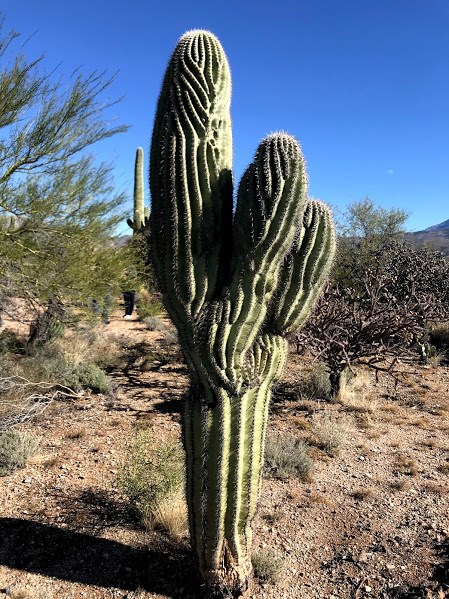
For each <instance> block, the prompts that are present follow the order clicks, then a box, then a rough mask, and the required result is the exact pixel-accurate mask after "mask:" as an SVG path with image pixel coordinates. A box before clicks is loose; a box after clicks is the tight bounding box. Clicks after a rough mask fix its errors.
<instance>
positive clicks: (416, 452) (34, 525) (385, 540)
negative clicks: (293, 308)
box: [0, 315, 449, 599]
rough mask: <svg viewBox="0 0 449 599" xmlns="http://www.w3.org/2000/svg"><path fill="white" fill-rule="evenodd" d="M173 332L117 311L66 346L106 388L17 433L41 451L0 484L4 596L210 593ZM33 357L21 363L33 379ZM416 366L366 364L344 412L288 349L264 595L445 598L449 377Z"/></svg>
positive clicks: (274, 437) (277, 406) (275, 406)
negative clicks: (384, 370)
mask: <svg viewBox="0 0 449 599" xmlns="http://www.w3.org/2000/svg"><path fill="white" fill-rule="evenodd" d="M148 318H149V317H148ZM151 318H154V317H153V316H152V317H151ZM167 332H168V333H171V332H172V331H171V330H170V325H169V323H167V322H166V321H164V320H157V321H154V320H151V321H149V322H137V321H123V319H121V318H120V316H119V315H117V316H116V317H114V318H112V319H111V324H110V325H108V326H107V327H102V328H100V329H86V330H81V331H78V332H77V333H74V332H71V333H68V336H67V337H66V338H65V339H64V340H59V341H58V342H57V343H58V347H57V348H56V349H54V352H53V353H52V354H51V355H52V356H53V358H52V359H53V360H56V363H57V364H61V363H64V364H66V365H67V364H69V365H71V366H72V367H74V366H78V365H80V364H85V363H92V364H96V365H97V366H98V367H99V368H100V367H101V368H103V369H104V368H105V369H106V371H107V377H108V380H109V382H110V390H109V391H104V392H102V393H98V392H95V391H94V390H93V389H92V388H91V387H89V386H87V387H83V389H82V391H80V392H79V393H77V394H75V395H72V396H67V395H60V396H55V397H53V398H52V401H51V402H50V403H49V404H48V406H46V409H45V410H43V411H42V413H41V414H40V415H39V416H38V418H35V419H33V420H29V421H27V422H25V423H23V424H20V425H19V426H17V427H15V428H14V431H17V433H18V434H19V435H20V436H21V438H22V439H31V438H33V439H38V440H39V445H37V444H36V445H33V447H32V450H33V451H31V452H30V455H29V456H27V457H28V462H27V463H26V464H25V465H23V463H24V462H25V461H26V460H23V455H22V456H21V459H22V462H21V463H20V464H19V463H17V465H16V466H15V467H14V468H11V469H10V470H9V471H8V472H7V473H6V475H5V476H3V477H2V478H1V479H0V482H1V485H0V505H1V506H2V508H1V519H0V528H1V531H2V536H1V541H0V589H3V592H5V590H7V595H6V596H10V597H13V598H20V597H23V598H25V599H36V598H37V599H44V598H45V599H47V598H48V599H62V598H66V597H67V598H77V599H78V598H80V599H81V597H87V598H89V599H100V598H104V599H106V598H108V599H109V598H124V597H127V598H128V599H150V598H151V599H159V598H161V599H162V598H163V597H173V598H179V599H181V598H182V599H194V598H197V597H198V596H199V595H198V589H197V587H196V586H195V579H194V576H193V571H194V570H193V562H192V557H191V554H190V551H189V547H188V538H187V532H186V531H187V521H186V508H185V503H184V500H183V496H182V484H183V474H182V459H181V457H180V456H181V454H180V451H179V447H180V445H179V442H180V419H181V411H182V400H183V394H184V393H185V391H186V387H187V376H186V370H185V368H184V366H183V364H182V362H181V361H180V357H179V352H178V350H177V347H176V345H174V341H173V339H170V336H168V337H169V342H168V343H167V341H166V340H167ZM164 340H165V341H164ZM50 353H51V352H50ZM61 356H62V362H58V360H60V359H61ZM28 359H29V358H28V357H27V356H25V355H21V354H20V353H17V354H15V358H14V360H13V361H12V362H10V363H9V367H10V368H13V370H14V369H15V371H16V372H21V373H22V374H26V367H27V360H28ZM46 360H47V361H46V365H45V368H46V370H45V372H46V373H47V375H48V376H49V379H48V380H49V382H50V383H52V384H54V382H55V381H54V380H53V379H51V376H53V375H52V373H54V372H55V369H53V370H52V367H50V366H51V365H50V364H49V362H50V359H49V356H48V355H47V358H46ZM41 366H42V364H41ZM53 366H54V364H53ZM56 371H57V372H62V371H61V370H59V371H58V369H57V368H56ZM403 371H404V374H403V377H402V382H400V383H399V384H397V385H395V383H394V381H393V380H392V379H390V378H387V377H381V378H380V379H379V381H378V382H377V383H376V382H375V379H374V375H373V374H372V373H370V372H368V371H363V370H360V371H359V372H358V376H356V377H355V378H348V379H347V380H346V384H345V385H344V387H343V388H342V390H341V392H340V395H339V397H338V398H336V401H334V402H332V403H331V402H329V401H326V400H325V399H324V397H325V396H326V384H325V378H323V369H322V368H321V367H317V365H316V364H314V363H313V362H311V361H310V360H309V359H308V358H307V357H304V356H297V355H296V354H294V353H292V355H291V356H290V360H289V362H288V366H287V369H286V372H285V375H284V378H283V380H282V382H281V383H280V384H279V385H278V386H277V388H276V390H275V393H274V398H273V402H272V408H271V417H270V425H269V431H270V433H269V437H268V445H267V462H266V468H265V475H264V481H263V483H262V492H261V498H260V505H259V511H258V514H257V517H256V521H255V527H254V554H253V563H254V570H255V573H256V580H255V584H254V589H253V591H252V595H251V596H252V597H254V598H262V597H263V598H265V599H267V598H270V599H281V598H291V599H331V598H334V599H336V598H338V599H345V598H347V599H350V598H351V599H352V598H362V597H380V598H382V597H385V598H390V597H391V598H392V599H393V598H396V599H401V598H402V599H406V598H407V597H430V598H432V597H435V598H438V599H441V598H444V597H447V596H449V594H448V580H449V575H448V567H449V521H448V517H447V514H448V512H449V509H448V508H449V494H448V490H449V442H448V433H449V368H448V366H447V365H446V364H445V363H444V362H442V363H440V364H439V365H438V366H437V365H432V364H429V365H424V366H418V365H413V366H410V365H407V366H404V367H403ZM64 372H65V371H64ZM102 372H103V371H102ZM50 379H51V380H50ZM16 399H17V398H16ZM0 455H1V449H0ZM145 477H146V478H145Z"/></svg>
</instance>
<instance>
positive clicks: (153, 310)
mask: <svg viewBox="0 0 449 599" xmlns="http://www.w3.org/2000/svg"><path fill="white" fill-rule="evenodd" d="M136 311H137V315H138V317H139V320H141V321H144V320H145V319H146V318H148V317H149V316H161V314H164V312H165V308H164V304H163V303H162V302H161V301H159V300H157V299H151V300H149V299H146V298H137V301H136Z"/></svg>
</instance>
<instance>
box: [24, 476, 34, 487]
mask: <svg viewBox="0 0 449 599" xmlns="http://www.w3.org/2000/svg"><path fill="white" fill-rule="evenodd" d="M22 482H23V483H25V484H26V485H29V484H30V483H31V482H33V479H32V478H31V477H30V476H27V477H26V478H24V479H23V481H22Z"/></svg>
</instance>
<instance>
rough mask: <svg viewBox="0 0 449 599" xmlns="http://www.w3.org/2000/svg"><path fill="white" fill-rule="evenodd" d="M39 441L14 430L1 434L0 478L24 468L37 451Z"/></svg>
mask: <svg viewBox="0 0 449 599" xmlns="http://www.w3.org/2000/svg"><path fill="white" fill-rule="evenodd" d="M38 445H39V442H38V441H37V439H35V438H34V437H32V436H31V435H28V434H27V433H21V432H18V431H14V430H9V431H6V432H4V433H0V476H5V475H6V474H9V473H10V472H12V471H13V470H15V469H16V468H23V467H24V466H25V464H26V463H27V461H28V460H29V458H30V457H31V456H32V455H34V454H35V453H36V451H37V448H38Z"/></svg>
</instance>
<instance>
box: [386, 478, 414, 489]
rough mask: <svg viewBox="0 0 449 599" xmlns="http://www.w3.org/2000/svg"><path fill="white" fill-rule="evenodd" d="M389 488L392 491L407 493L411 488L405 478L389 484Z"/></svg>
mask: <svg viewBox="0 0 449 599" xmlns="http://www.w3.org/2000/svg"><path fill="white" fill-rule="evenodd" d="M390 487H391V488H392V489H393V491H408V490H409V489H410V487H411V484H410V481H409V480H407V479H406V478H401V479H399V480H394V481H392V482H391V483H390Z"/></svg>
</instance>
